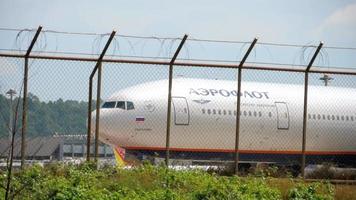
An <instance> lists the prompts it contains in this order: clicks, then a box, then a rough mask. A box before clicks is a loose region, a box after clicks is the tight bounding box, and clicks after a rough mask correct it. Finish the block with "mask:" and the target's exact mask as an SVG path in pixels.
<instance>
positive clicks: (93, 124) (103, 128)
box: [91, 110, 107, 139]
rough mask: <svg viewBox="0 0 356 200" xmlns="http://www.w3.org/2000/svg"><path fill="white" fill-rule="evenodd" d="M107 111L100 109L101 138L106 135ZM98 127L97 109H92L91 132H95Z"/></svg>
mask: <svg viewBox="0 0 356 200" xmlns="http://www.w3.org/2000/svg"><path fill="white" fill-rule="evenodd" d="M106 117H107V116H106V113H105V111H103V110H100V117H99V139H100V138H102V137H105V135H106V131H105V130H106V128H105V127H106V124H105V122H106V120H105V119H106ZM95 128H96V110H94V111H92V113H91V133H92V134H94V133H95Z"/></svg>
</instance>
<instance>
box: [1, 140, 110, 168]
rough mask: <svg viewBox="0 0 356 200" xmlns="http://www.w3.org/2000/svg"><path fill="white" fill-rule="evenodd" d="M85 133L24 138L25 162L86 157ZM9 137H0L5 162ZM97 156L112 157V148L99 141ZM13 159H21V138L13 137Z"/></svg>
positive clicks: (8, 147)
mask: <svg viewBox="0 0 356 200" xmlns="http://www.w3.org/2000/svg"><path fill="white" fill-rule="evenodd" d="M86 138H87V137H86V135H82V134H72V135H62V134H61V135H60V134H55V135H53V136H39V137H29V138H27V139H26V161H27V162H33V161H38V162H43V163H45V162H51V161H75V160H84V159H85V158H86V152H87V148H86V141H87V140H86ZM93 142H94V139H92V145H91V150H90V152H92V153H91V156H94V143H93ZM9 150H10V139H9V138H8V137H3V138H1V139H0V160H1V162H3V163H4V162H5V164H6V158H7V157H8V155H9V152H10V151H9ZM99 158H101V159H114V154H113V151H112V148H111V147H110V146H108V145H106V144H103V143H99ZM14 159H15V162H16V160H20V159H21V138H20V137H18V138H16V139H15V148H14Z"/></svg>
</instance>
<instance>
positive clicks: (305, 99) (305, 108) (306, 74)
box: [301, 42, 323, 178]
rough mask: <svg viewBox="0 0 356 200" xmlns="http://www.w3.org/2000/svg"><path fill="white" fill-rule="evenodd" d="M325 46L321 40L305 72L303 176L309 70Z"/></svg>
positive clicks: (302, 171)
mask: <svg viewBox="0 0 356 200" xmlns="http://www.w3.org/2000/svg"><path fill="white" fill-rule="evenodd" d="M322 47H323V42H320V44H319V46H318V48H317V49H316V51H315V53H314V55H313V57H312V59H311V60H310V62H309V64H308V66H307V68H306V69H305V74H304V111H303V143H302V166H301V173H302V177H303V178H305V170H304V169H305V157H306V156H305V145H306V133H307V113H308V84H309V83H308V82H309V71H310V68H311V67H312V65H313V63H314V61H315V58H316V56H317V55H318V54H319V52H320V49H321V48H322Z"/></svg>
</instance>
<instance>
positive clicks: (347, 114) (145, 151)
mask: <svg viewBox="0 0 356 200" xmlns="http://www.w3.org/2000/svg"><path fill="white" fill-rule="evenodd" d="M236 87H237V83H236V82H235V81H224V80H206V79H186V78H178V79H173V88H172V112H171V116H172V117H171V137H170V151H171V156H172V157H173V158H186V159H225V160H232V159H233V158H234V157H233V156H234V152H235V130H236V126H235V124H236V100H237V97H236V95H237V92H236ZM303 91H304V86H303V85H293V84H274V83H259V82H243V83H242V92H241V94H240V95H241V113H240V115H241V122H240V125H241V127H240V143H239V144H240V147H239V152H240V153H241V156H240V158H241V160H242V161H253V162H255V161H256V162H280V163H295V164H299V163H300V158H301V149H302V130H303V98H304V93H303ZM308 94H309V103H308V125H307V138H306V139H307V140H306V141H307V142H306V154H307V163H318V162H324V161H328V162H334V163H340V164H344V165H353V166H356V109H355V108H356V90H355V89H351V88H339V87H330V86H329V87H325V86H310V87H309V93H308ZM167 96H168V80H160V81H154V82H148V83H144V84H139V85H136V86H133V87H129V88H126V89H123V90H120V91H119V92H117V93H115V94H113V95H112V96H111V97H110V98H109V99H108V100H107V101H106V102H105V103H104V104H103V105H102V108H101V111H100V112H101V113H100V130H99V134H100V138H99V139H100V140H101V141H103V142H104V143H108V144H110V145H112V146H115V147H121V148H124V149H126V151H130V152H132V153H136V154H137V155H156V156H157V155H158V156H164V153H165V147H166V120H167V119H166V118H167ZM94 118H95V111H94V112H93V119H92V123H93V126H95V119H94Z"/></svg>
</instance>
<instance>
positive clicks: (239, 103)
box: [234, 38, 258, 175]
mask: <svg viewBox="0 0 356 200" xmlns="http://www.w3.org/2000/svg"><path fill="white" fill-rule="evenodd" d="M257 40H258V39H257V38H255V39H254V40H253V42H252V43H251V45H250V47H249V48H248V50H247V52H246V54H245V55H244V57H243V58H242V60H241V62H240V64H239V66H238V75H237V76H238V77H237V95H236V96H237V103H236V104H237V105H236V135H235V170H234V171H235V174H236V175H237V174H238V172H239V159H240V155H239V142H240V110H241V106H240V105H241V95H240V94H241V81H242V80H241V77H242V67H243V65H244V63H245V62H246V60H247V58H248V56H249V55H250V53H251V51H252V49H253V47H254V46H255V44H256V43H257Z"/></svg>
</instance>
